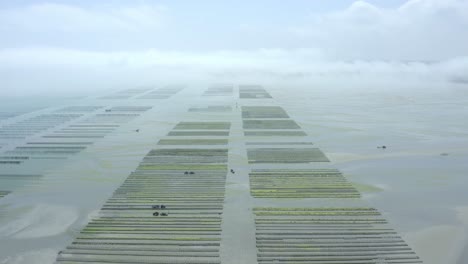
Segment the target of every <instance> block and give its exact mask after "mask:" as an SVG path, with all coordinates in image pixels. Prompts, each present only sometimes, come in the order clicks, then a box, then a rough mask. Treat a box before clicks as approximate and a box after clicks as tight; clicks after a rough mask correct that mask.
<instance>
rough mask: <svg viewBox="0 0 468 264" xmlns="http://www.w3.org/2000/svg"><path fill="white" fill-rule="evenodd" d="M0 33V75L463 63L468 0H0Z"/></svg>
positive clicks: (467, 48) (466, 52) (467, 40)
mask: <svg viewBox="0 0 468 264" xmlns="http://www.w3.org/2000/svg"><path fill="white" fill-rule="evenodd" d="M0 36H1V41H0V64H1V65H0V70H2V71H3V72H0V74H2V73H3V74H5V72H9V70H11V69H16V68H24V67H26V68H31V67H33V68H34V67H42V66H51V65H52V66H57V65H58V66H60V67H62V66H63V65H66V66H70V67H71V66H73V67H83V68H87V67H88V68H89V67H107V68H109V67H149V66H154V65H158V66H160V65H169V66H174V65H198V64H201V65H205V66H206V65H208V66H211V67H216V66H222V67H224V66H233V65H234V66H239V67H243V66H246V65H248V66H253V65H257V66H259V65H263V66H265V65H271V64H274V65H276V66H278V67H280V66H288V67H293V68H294V67H299V66H300V67H302V68H304V67H308V66H310V67H312V68H313V67H315V68H317V65H316V64H317V63H318V62H327V63H330V62H334V63H341V64H343V63H347V62H350V61H352V62H354V61H372V62H373V63H375V62H380V63H381V62H389V61H390V62H392V63H393V64H395V63H406V62H408V61H421V62H436V63H449V64H450V65H452V66H450V67H452V68H453V67H455V68H457V67H458V68H457V69H458V71H460V69H459V68H460V65H464V66H463V67H466V65H467V64H466V58H467V56H468V0H409V1H405V0H386V1H384V0H382V1H375V0H372V1H370V0H369V1H352V0H340V1H338V0H337V1H319V0H291V1H284V0H249V1H247V0H236V1H219V0H197V1H193V0H168V1H122V0H121V1H91V0H88V1H84V0H75V1H47V2H44V1H31V0H26V1H21V0H16V1H1V2H0ZM454 64H455V66H453V65H454ZM314 65H315V66H314ZM373 67H374V66H373V65H371V66H370V68H373ZM463 69H466V68H463Z"/></svg>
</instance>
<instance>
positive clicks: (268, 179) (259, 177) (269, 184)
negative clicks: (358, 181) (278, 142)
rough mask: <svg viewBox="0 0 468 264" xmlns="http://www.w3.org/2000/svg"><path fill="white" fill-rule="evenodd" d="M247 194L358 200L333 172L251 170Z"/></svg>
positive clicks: (339, 176)
mask: <svg viewBox="0 0 468 264" xmlns="http://www.w3.org/2000/svg"><path fill="white" fill-rule="evenodd" d="M249 176H250V192H251V194H252V196H253V197H255V198H359V197H360V194H359V192H358V191H357V190H356V189H355V188H354V187H353V186H352V185H351V184H350V183H349V182H348V181H347V180H346V179H345V178H344V177H343V175H342V174H341V173H340V172H339V171H338V170H334V169H330V170H290V171H288V170H253V171H252V172H251V173H250V174H249Z"/></svg>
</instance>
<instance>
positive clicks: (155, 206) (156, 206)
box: [151, 205, 160, 209]
mask: <svg viewBox="0 0 468 264" xmlns="http://www.w3.org/2000/svg"><path fill="white" fill-rule="evenodd" d="M151 208H153V209H159V208H160V207H159V205H153V206H151Z"/></svg>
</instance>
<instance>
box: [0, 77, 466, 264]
mask: <svg viewBox="0 0 468 264" xmlns="http://www.w3.org/2000/svg"><path fill="white" fill-rule="evenodd" d="M209 87H210V84H209V83H207V84H194V85H190V84H188V85H187V86H186V88H185V89H183V90H177V91H174V92H173V91H169V92H167V93H165V94H164V95H165V96H164V99H161V98H159V96H157V98H156V99H154V98H153V99H152V97H151V96H148V95H151V93H152V92H150V93H147V91H146V90H145V91H144V94H143V92H142V93H141V94H140V91H134V92H132V93H131V94H128V96H127V94H126V96H125V98H114V99H112V97H109V96H107V95H100V96H96V97H94V98H93V97H87V98H84V99H68V100H66V101H63V100H61V99H56V100H53V99H47V100H46V99H44V102H43V103H41V102H40V100H39V101H38V102H39V103H37V104H38V106H37V107H31V105H32V104H28V103H27V102H24V101H23V102H21V104H20V103H18V104H17V105H14V104H9V105H8V104H5V105H4V106H3V107H2V112H8V113H10V112H14V113H21V114H19V115H13V114H12V115H11V116H10V115H3V116H6V117H8V118H4V119H2V120H1V124H0V125H1V127H3V126H5V125H9V124H14V123H16V122H20V121H21V120H24V119H27V118H29V117H32V116H35V115H40V114H47V113H52V112H53V113H57V111H60V110H63V109H66V111H67V113H75V112H73V111H78V110H81V111H82V110H83V109H87V112H85V113H83V112H80V113H76V114H80V115H83V116H82V117H79V119H77V120H76V121H75V120H71V122H70V123H64V124H60V125H57V126H53V127H51V128H48V129H51V130H52V131H55V130H61V129H63V128H64V127H65V126H68V125H69V126H75V125H79V126H87V125H112V126H113V130H112V132H110V133H107V134H106V135H105V136H103V137H99V138H91V139H90V138H89V137H86V138H82V139H79V140H78V139H77V138H76V137H75V138H73V137H72V138H67V137H62V138H50V135H51V133H50V132H51V130H47V131H44V132H40V133H39V134H35V135H33V136H32V137H28V138H26V139H15V140H10V139H8V140H3V141H1V142H0V143H1V144H0V145H1V148H0V152H1V155H0V156H2V157H3V156H10V157H11V156H13V153H11V154H8V151H14V150H15V149H16V148H17V147H25V146H27V147H28V150H29V151H30V150H31V146H38V144H37V142H47V143H41V144H39V145H40V146H41V147H42V149H43V148H44V147H47V146H54V148H57V147H60V146H67V149H68V148H70V147H74V149H76V150H79V151H77V152H76V153H75V152H74V153H73V154H70V153H40V154H39V155H40V156H41V157H43V158H44V159H40V160H37V159H34V160H27V161H24V164H20V165H18V164H16V165H15V164H1V165H0V193H1V195H0V196H2V197H1V198H0V226H1V228H0V244H1V245H2V247H0V263H18V264H19V263H34V262H31V261H32V260H40V263H54V262H55V261H56V258H57V254H58V252H59V251H60V250H63V249H64V248H65V247H66V246H67V245H69V244H70V243H71V242H72V241H73V240H74V239H75V238H76V237H77V236H78V235H79V233H80V231H81V230H82V229H83V228H84V227H85V226H86V225H87V224H88V223H89V222H90V221H91V219H95V218H96V216H97V214H98V211H99V209H100V208H101V207H102V206H103V205H104V204H105V203H106V201H107V199H109V198H110V197H111V196H112V194H113V192H114V191H115V190H117V189H118V188H119V186H120V185H121V184H122V183H123V182H124V181H125V179H126V178H127V177H128V176H129V175H130V174H131V173H132V172H133V171H134V170H135V169H136V168H137V167H138V166H139V164H140V162H141V161H142V160H143V158H144V157H145V156H146V155H148V154H149V153H150V151H152V150H153V149H156V148H158V147H166V146H165V145H159V146H158V141H159V140H161V139H164V140H166V141H163V142H165V143H168V144H169V143H173V142H183V141H184V140H191V139H193V140H196V142H201V143H203V142H204V141H206V140H208V141H209V142H211V141H212V140H217V141H216V142H218V141H219V140H221V141H220V142H225V141H224V140H225V139H226V140H229V143H228V148H229V151H230V154H229V155H230V158H229V160H228V163H227V168H234V169H235V170H236V174H230V176H229V177H228V179H227V182H226V193H227V196H226V197H227V198H226V200H225V208H226V210H234V211H235V210H238V211H239V214H238V215H231V214H230V213H229V212H230V211H229V212H227V214H226V216H233V217H235V216H239V217H244V216H245V217H251V218H252V221H253V217H254V216H253V215H251V213H252V211H245V210H244V209H245V208H243V206H242V204H243V203H248V202H249V201H250V200H251V199H252V197H239V195H241V194H246V193H247V196H249V194H250V191H249V177H248V172H249V169H248V167H247V166H248V164H247V155H246V152H245V151H244V152H242V151H241V150H245V148H246V146H245V145H244V143H243V142H244V141H243V140H238V139H239V138H245V141H246V142H249V141H250V142H268V141H270V142H271V141H272V140H271V138H272V136H271V135H275V136H276V137H279V138H281V142H283V141H288V140H290V141H294V139H293V138H297V141H300V142H307V140H310V141H311V142H313V144H314V145H313V147H317V148H320V150H321V151H323V152H324V153H325V154H326V156H327V157H328V159H329V160H330V165H327V166H333V167H335V168H337V169H339V170H340V171H341V172H342V174H343V177H345V178H346V180H347V182H350V183H351V184H354V187H355V188H356V189H357V190H358V191H360V193H361V199H363V200H364V201H365V203H367V205H369V207H372V208H376V209H378V210H379V212H381V213H382V217H384V218H385V219H386V220H387V221H388V222H389V224H390V225H391V227H392V228H393V229H395V230H396V231H397V232H398V233H399V234H400V235H401V237H402V238H403V239H404V240H405V241H406V242H407V243H408V245H409V246H410V247H411V248H412V249H413V250H414V251H415V252H416V254H417V255H418V256H419V257H420V258H421V259H422V261H423V263H426V264H439V263H448V264H459V263H460V264H461V263H466V262H468V253H467V252H468V245H467V241H468V231H467V230H468V213H467V211H468V210H467V208H468V193H467V192H466V187H467V186H468V178H467V177H466V173H467V172H468V164H467V163H466V160H468V136H467V135H466V131H468V123H467V122H466V116H467V115H468V87H466V86H464V85H462V84H452V83H435V84H428V83H426V82H422V81H421V82H413V83H409V84H402V83H398V82H394V83H388V82H378V81H374V82H371V83H367V82H361V81H356V80H352V81H350V82H349V83H347V84H343V83H337V82H334V81H333V80H329V81H325V82H323V81H322V82H311V83H307V84H304V83H291V84H287V83H274V82H271V83H270V82H265V84H264V86H263V87H264V88H265V90H266V91H267V92H268V95H271V96H272V97H273V98H274V100H275V101H274V102H271V103H269V102H266V101H268V100H271V99H268V98H264V97H261V99H260V100H258V99H255V96H251V95H249V96H244V97H245V99H242V101H241V99H239V98H238V96H235V95H236V93H237V92H238V91H239V88H238V86H237V85H236V86H235V88H234V93H233V94H234V96H233V95H232V94H230V93H228V95H221V96H215V97H216V98H215V99H214V96H203V93H204V91H205V90H206V89H207V88H209ZM155 94H157V93H155ZM194 94H197V95H198V96H193V95H194ZM237 94H238V93H237ZM130 95H131V96H130ZM166 95H167V96H166ZM127 97H128V98H127ZM267 97H268V96H267ZM103 98H104V99H103ZM145 98H147V99H145ZM24 100H31V101H33V99H31V98H29V99H24ZM213 100H215V102H216V104H214V103H213ZM236 103H239V104H240V105H245V106H251V107H253V106H280V107H281V108H282V109H284V110H285V111H286V112H287V114H288V116H289V117H290V118H291V119H292V120H294V121H295V122H296V123H297V125H298V126H299V127H300V128H301V129H302V131H304V132H305V134H302V131H291V130H289V131H288V130H281V131H271V130H264V131H262V130H260V129H263V127H262V128H258V127H255V129H257V130H251V131H250V130H249V131H242V120H241V115H242V110H241V108H240V107H239V108H236ZM193 105H197V106H200V107H208V106H209V105H228V106H231V107H232V110H233V111H232V112H225V111H222V112H219V113H217V112H215V113H213V112H210V113H206V114H205V113H203V112H201V113H199V112H197V113H196V114H197V115H196V116H194V113H193V112H190V111H189V108H190V107H192V106H193ZM26 106H27V107H26ZM75 106H83V107H78V108H77V107H75ZM84 106H87V107H84ZM91 106H103V107H102V108H93V107H91ZM115 106H133V107H136V106H139V108H134V109H129V108H126V109H123V110H125V111H124V113H127V114H129V115H131V116H132V118H128V116H124V117H125V118H124V119H125V120H124V119H120V118H118V117H117V118H115V119H114V118H112V119H107V120H108V121H109V122H106V121H105V120H103V119H102V118H103V117H105V116H103V115H104V114H106V115H108V114H112V111H111V112H106V109H112V108H111V107H115ZM147 106H152V108H151V109H146V108H145V107H147ZM65 107H66V108H65ZM10 108H11V109H10ZM135 109H137V110H138V112H137V113H135V111H132V110H135ZM141 109H146V111H144V112H141V111H140V110H141ZM13 110H14V111H13ZM120 110H122V108H120ZM70 111H72V112H70ZM118 114H122V112H120V111H119V112H118ZM99 115H101V116H99ZM134 115H136V116H134ZM93 116H97V117H98V118H99V121H93V122H92V124H90V123H86V120H96V119H89V118H92V117H93ZM119 116H120V115H119ZM120 117H121V116H120ZM75 122H84V123H80V124H75ZM96 122H98V123H96ZM115 122H118V126H115ZM180 122H200V123H182V124H179V123H180ZM209 122H212V123H209ZM229 122H232V125H230V126H229V125H228V124H226V123H229ZM178 124H179V125H178ZM1 127H0V130H1V129H2V128H1ZM174 128H175V130H173V129H174ZM288 128H289V127H287V128H285V129H288ZM229 129H230V130H229ZM137 130H138V131H137ZM226 131H230V132H231V133H226ZM244 132H245V134H244ZM247 132H249V133H251V134H248V133H247ZM286 132H291V133H295V134H294V135H296V134H297V133H301V136H291V135H289V134H288V133H286ZM281 133H284V135H283V136H281ZM63 134H65V133H63ZM70 136H74V134H72V135H70ZM168 136H169V138H168ZM170 136H172V137H170ZM184 136H186V137H187V139H185V138H182V137H184ZM304 138H306V139H304ZM230 139H236V140H230ZM275 141H277V140H275ZM33 142H36V144H31V143H33ZM80 142H81V143H80ZM90 142H92V144H89V143H90ZM265 144H266V143H265ZM77 146H80V147H77ZM83 146H86V148H85V149H83ZM382 146H385V147H386V148H382ZM175 147H177V148H195V147H197V146H192V145H191V144H187V145H177V146H174V147H173V148H175ZM247 147H254V146H247ZM257 147H258V146H255V148H257ZM263 147H265V148H268V147H271V146H265V145H262V146H261V148H263ZM273 147H278V145H275V146H273ZM303 147H310V145H306V146H303ZM207 148H208V149H214V148H219V146H217V145H214V146H211V147H207ZM20 149H21V148H20ZM23 149H24V148H23ZM168 152H171V151H168ZM14 156H16V157H20V156H28V157H29V156H31V155H29V153H25V152H24V151H23V152H19V151H16V152H14ZM60 158H63V159H60ZM5 160H7V159H5ZM9 160H11V159H9ZM14 160H23V159H21V158H18V159H14ZM161 162H162V163H161V164H159V163H158V164H157V165H150V166H149V167H144V169H147V170H148V171H151V170H167V169H173V168H174V167H173V165H170V164H164V162H163V161H161ZM142 166H145V165H142ZM198 166H199V168H198V169H199V170H204V169H207V168H208V167H207V165H203V164H201V165H198ZM258 166H265V165H264V164H260V165H258ZM287 166H292V167H293V168H303V167H298V166H306V165H295V164H289V165H287ZM307 166H309V165H307ZM310 166H313V168H318V167H317V166H321V165H315V164H311V165H310ZM209 167H210V168H215V169H224V168H226V167H225V166H223V165H209ZM179 168H182V169H183V170H190V168H192V167H191V166H190V165H183V166H180V167H179ZM261 168H262V167H259V169H261ZM194 170H196V169H194ZM4 189H5V190H4ZM2 191H3V192H2ZM231 198H233V199H234V198H235V199H238V201H234V200H230V199H231ZM294 201H295V202H297V205H298V206H299V207H305V206H310V205H311V203H312V202H315V201H314V200H312V199H310V198H309V199H307V198H305V199H303V198H296V199H295V200H294ZM284 203H285V202H284ZM316 203H317V204H318V205H320V203H321V201H317V202H316ZM255 206H256V207H258V208H266V207H272V208H282V207H284V205H283V202H277V203H274V200H272V201H270V200H268V201H265V202H261V203H260V202H259V204H255ZM252 209H253V208H252ZM277 214H279V213H277ZM308 214H310V213H308ZM242 221H243V220H242ZM242 221H241V222H240V223H241V225H240V226H238V227H237V228H240V229H242V228H243V226H242V223H243V222H242ZM223 224H224V225H223V226H222V227H223V228H232V226H231V225H230V223H223ZM249 228H252V227H251V226H248V227H247V226H246V229H249ZM250 231H252V230H250ZM228 232H232V233H235V230H228ZM228 234H230V233H228ZM254 235H255V233H254V232H253V235H252V237H246V238H245V239H246V243H245V244H243V245H238V246H239V247H246V248H245V251H246V252H247V253H246V255H248V254H249V252H250V251H252V250H255V245H253V246H252V244H251V240H252V239H255V237H254ZM221 241H225V242H226V243H231V241H230V240H229V238H223V237H221ZM221 243H223V242H221ZM247 247H248V248H247ZM252 247H253V248H252ZM221 248H222V250H221V256H223V257H225V256H229V254H230V252H231V251H229V250H228V249H226V248H223V246H221ZM234 250H237V248H235V247H233V248H232V251H234ZM223 262H224V261H223ZM226 263H228V262H227V261H226ZM246 263H247V262H246ZM248 263H250V262H248Z"/></svg>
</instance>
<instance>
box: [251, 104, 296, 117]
mask: <svg viewBox="0 0 468 264" xmlns="http://www.w3.org/2000/svg"><path fill="white" fill-rule="evenodd" d="M242 118H243V119H247V118H289V115H288V114H287V113H286V111H284V109H283V108H281V107H279V106H243V107H242Z"/></svg>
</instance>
